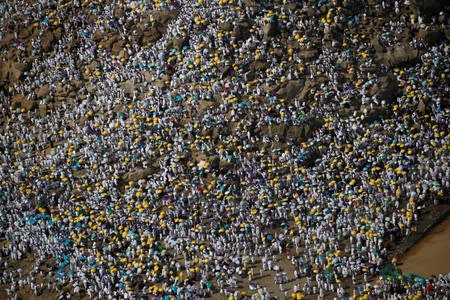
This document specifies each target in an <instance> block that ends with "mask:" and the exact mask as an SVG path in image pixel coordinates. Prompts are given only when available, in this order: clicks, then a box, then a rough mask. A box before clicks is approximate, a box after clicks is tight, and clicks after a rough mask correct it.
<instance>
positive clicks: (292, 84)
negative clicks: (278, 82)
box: [277, 80, 305, 100]
mask: <svg viewBox="0 0 450 300" xmlns="http://www.w3.org/2000/svg"><path fill="white" fill-rule="evenodd" d="M304 84H305V81H304V80H291V81H289V82H288V84H287V85H286V86H285V87H282V88H281V89H279V90H278V92H277V96H278V97H280V98H283V99H286V100H292V99H294V98H295V97H296V96H297V95H298V94H299V93H300V91H301V90H302V88H303V86H304Z"/></svg>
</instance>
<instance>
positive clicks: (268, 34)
mask: <svg viewBox="0 0 450 300" xmlns="http://www.w3.org/2000/svg"><path fill="white" fill-rule="evenodd" d="M262 31H263V33H264V39H265V40H268V39H270V38H273V37H275V36H276V35H277V34H278V23H277V22H276V21H271V22H269V23H267V24H266V25H264V27H263V28H262Z"/></svg>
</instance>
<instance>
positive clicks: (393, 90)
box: [369, 74, 399, 103]
mask: <svg viewBox="0 0 450 300" xmlns="http://www.w3.org/2000/svg"><path fill="white" fill-rule="evenodd" d="M369 93H370V96H373V95H376V96H377V98H378V100H385V101H386V102H387V103H392V102H393V101H395V99H396V97H397V95H398V94H399V89H398V81H397V78H395V76H394V75H393V74H388V75H386V76H383V77H380V78H379V79H378V83H377V84H376V85H375V86H373V87H372V88H371V89H370V91H369Z"/></svg>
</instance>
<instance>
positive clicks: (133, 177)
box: [121, 168, 154, 182]
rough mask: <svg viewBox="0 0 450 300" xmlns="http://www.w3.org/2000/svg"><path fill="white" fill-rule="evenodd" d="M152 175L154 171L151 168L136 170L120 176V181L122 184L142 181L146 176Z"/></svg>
mask: <svg viewBox="0 0 450 300" xmlns="http://www.w3.org/2000/svg"><path fill="white" fill-rule="evenodd" d="M152 173H154V170H152V168H146V169H144V168H136V169H134V170H132V171H129V172H127V173H125V174H123V175H122V177H121V179H122V181H124V182H129V181H134V182H136V181H138V180H140V179H144V178H146V177H147V176H149V175H151V174H152Z"/></svg>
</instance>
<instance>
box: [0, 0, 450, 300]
mask: <svg viewBox="0 0 450 300" xmlns="http://www.w3.org/2000/svg"><path fill="white" fill-rule="evenodd" d="M50 2H51V1H50ZM50 2H49V1H36V2H35V3H33V4H32V5H28V1H19V0H14V1H6V2H4V3H2V4H1V9H2V22H3V23H4V22H5V20H7V19H9V18H12V17H16V16H17V15H19V14H21V15H22V16H25V17H26V18H27V19H29V22H30V24H32V23H33V22H37V23H38V24H37V26H38V27H39V28H40V31H41V33H42V34H43V33H44V32H46V30H50V29H51V28H52V26H53V25H52V22H60V23H61V24H62V25H63V26H64V28H65V34H63V35H62V37H61V39H59V40H58V41H57V42H56V44H55V45H54V49H53V51H52V52H51V53H46V54H45V55H44V54H42V53H41V52H40V51H41V50H40V45H41V41H40V40H39V38H38V39H36V40H33V41H32V44H33V54H34V55H36V57H39V59H36V60H35V61H33V62H32V66H31V69H30V70H29V71H28V72H27V74H25V76H24V79H23V80H21V81H18V82H15V83H12V84H11V85H10V89H9V91H7V92H6V91H1V94H0V100H1V101H0V110H1V113H2V115H3V116H4V119H5V122H4V123H3V128H2V132H1V135H0V141H1V145H0V146H1V153H0V161H1V164H2V165H1V170H0V178H1V186H0V222H1V233H2V235H3V236H4V242H2V245H3V248H2V249H1V250H0V254H1V255H0V264H1V267H0V269H1V272H0V283H1V284H2V287H5V288H6V291H7V296H8V298H11V299H17V298H19V296H20V295H21V293H24V291H26V290H28V291H30V290H31V294H33V295H34V296H38V295H41V294H42V293H46V292H50V293H58V296H59V297H60V298H61V299H62V298H64V299H65V298H69V297H78V296H79V295H88V297H89V298H90V299H91V298H92V299H94V298H97V299H140V298H143V299H144V298H145V299H151V298H154V299H199V298H203V297H207V296H210V295H213V294H216V295H217V294H219V295H221V296H224V297H227V298H229V299H241V298H245V297H248V298H251V299H271V297H275V296H276V295H282V297H285V298H294V299H302V297H304V296H309V297H317V298H322V299H323V298H327V299H328V298H337V299H348V298H357V297H361V299H381V298H383V299H405V298H406V297H415V299H420V297H426V298H427V299H438V298H437V297H441V298H440V299H447V297H448V294H449V278H448V277H447V276H445V275H439V276H438V277H435V278H429V279H426V280H425V281H423V282H419V281H417V282H411V281H408V280H407V276H403V275H399V276H397V277H395V278H393V277H392V276H383V274H382V273H381V270H382V269H383V268H386V265H387V264H388V263H389V262H390V260H391V258H392V257H391V256H390V255H391V254H390V252H389V249H387V248H386V246H387V244H388V242H389V241H390V240H392V241H399V240H401V239H403V238H404V237H407V236H409V235H411V234H415V231H416V230H417V228H416V226H417V224H418V222H419V221H420V219H421V214H422V212H423V211H427V212H428V211H429V210H430V206H434V205H439V203H440V202H442V201H444V200H445V199H446V198H445V197H447V195H448V194H447V193H448V191H449V183H450V180H449V179H450V168H449V166H448V158H449V155H448V154H449V150H450V135H449V124H450V122H449V110H448V107H446V105H444V103H443V100H444V99H445V97H448V95H449V86H448V78H449V75H450V73H449V70H450V64H449V56H448V50H449V44H448V41H447V40H446V39H445V38H444V39H443V40H442V41H440V42H437V43H435V44H434V45H433V46H429V45H427V44H426V43H425V42H424V41H420V40H417V39H416V38H414V39H411V41H410V43H409V44H410V45H413V46H414V47H416V48H418V49H419V50H420V51H421V52H420V53H421V56H420V57H419V59H418V61H417V63H415V64H413V65H411V66H386V65H381V66H380V65H376V64H375V54H374V51H373V50H372V48H371V44H370V40H369V39H368V37H366V36H364V35H363V34H358V33H357V30H356V29H355V28H358V26H362V25H361V24H367V22H368V20H367V19H369V16H367V13H368V12H369V10H370V9H372V10H373V9H378V10H385V11H386V14H390V15H389V19H385V23H384V24H383V28H384V29H385V30H386V32H390V33H391V34H384V35H382V36H380V41H381V42H383V43H384V45H385V46H387V47H388V46H390V45H395V43H397V42H398V41H397V40H396V38H395V36H396V34H395V33H399V32H401V31H402V30H406V29H407V28H419V29H423V28H425V27H430V26H434V27H439V28H441V29H445V28H447V24H448V23H447V19H446V16H445V14H444V12H442V13H441V14H438V15H437V16H436V17H432V18H423V17H422V16H410V15H406V16H405V14H404V13H403V11H404V9H405V7H407V6H408V5H409V4H408V1H380V4H379V5H376V6H375V7H374V6H373V5H366V7H365V8H362V7H361V9H360V11H359V13H357V14H354V15H353V14H349V15H346V11H348V9H343V8H342V7H340V5H341V4H342V3H341V2H346V1H317V3H316V4H315V5H314V6H309V4H307V2H308V1H299V3H298V4H297V7H298V9H297V10H296V11H295V12H294V11H293V10H289V9H288V8H286V7H285V6H283V5H278V4H277V5H275V4H270V5H269V3H265V4H264V3H262V4H258V5H256V4H254V5H253V6H252V5H249V4H248V3H250V2H251V1H241V0H239V1H229V0H228V1H227V0H220V1H207V0H204V1H197V0H196V1H168V0H167V1H118V0H114V1H105V3H97V4H96V3H95V2H93V3H91V4H88V3H87V2H82V1H73V2H71V3H70V4H69V5H66V4H64V3H63V2H62V1H54V2H55V4H56V5H55V6H52V7H53V8H51V6H50V5H49V4H50ZM256 2H265V1H256ZM309 2H311V1H309ZM347 2H348V1H347ZM353 2H355V3H360V4H364V3H365V1H353ZM381 2H382V3H381ZM265 5H266V6H267V7H266V6H265ZM355 5H356V4H355ZM269 6H270V8H269ZM323 6H325V7H326V9H324V8H323ZM82 7H83V8H82ZM265 7H266V8H265ZM70 8H71V9H72V10H71V9H70ZM117 8H121V9H124V11H125V14H124V15H123V16H122V17H114V11H115V10H116V9H117ZM153 10H154V11H158V10H178V14H177V16H176V17H175V18H174V19H173V20H171V21H170V22H169V24H168V25H167V29H166V31H165V33H164V34H163V35H162V36H161V37H160V39H159V40H158V41H157V42H155V43H154V44H152V45H150V46H148V47H147V45H138V44H133V43H132V42H130V41H131V35H133V34H137V33H136V32H134V31H132V30H131V29H130V28H128V24H129V23H130V21H131V20H134V21H139V20H141V21H142V18H143V16H147V14H146V13H148V12H149V11H153ZM300 11H301V12H311V11H312V12H313V13H311V14H307V13H304V14H303V13H299V12H300ZM49 12H53V13H52V14H49ZM88 13H90V14H91V15H95V16H96V21H95V22H90V21H88ZM47 16H48V17H47ZM33 18H34V19H33ZM140 18H141V19H140ZM224 23H227V24H229V25H230V26H231V28H234V29H236V28H241V33H240V34H238V33H236V34H232V30H226V29H223V26H222V25H221V24H224ZM243 23H246V25H242V24H243ZM273 23H276V26H275V27H276V30H278V31H279V32H281V33H279V34H278V35H277V34H274V33H273V32H266V31H265V28H270V24H273ZM268 24H269V25H268ZM246 26H248V27H246ZM267 26H269V27H267ZM340 26H343V28H344V29H342V30H341V31H340V32H341V33H342V35H341V36H339V35H337V34H335V35H333V32H335V31H336V28H338V27H340ZM242 28H244V29H245V30H244V29H242ZM350 29H351V30H350ZM98 30H99V31H105V32H106V31H114V30H116V31H117V32H118V33H119V34H120V36H121V39H124V40H126V41H128V42H127V45H126V46H125V48H124V52H123V53H126V54H123V55H122V56H115V55H111V53H110V52H109V51H108V50H106V49H105V47H102V46H101V43H102V41H100V42H94V41H93V39H92V38H91V37H92V35H93V34H94V32H96V31H98ZM447 30H448V29H447ZM244 31H245V32H244ZM269 31H270V30H269ZM324 32H325V33H329V32H331V33H332V34H331V38H330V43H327V42H326V40H323V41H322V38H323V36H324ZM42 34H41V36H42ZM105 35H106V34H105ZM271 35H273V36H271ZM74 39H76V40H77V41H78V42H79V47H77V48H76V49H75V50H72V51H65V50H66V49H67V45H68V44H70V43H71V42H72V41H73V40H74ZM174 39H185V42H184V43H183V44H182V46H181V47H179V48H170V47H169V45H171V43H172V42H173V40H174ZM285 40H293V41H294V42H295V43H297V44H299V45H301V47H308V45H314V47H317V49H315V50H318V54H317V56H316V57H315V58H314V59H313V60H308V59H307V58H305V57H304V56H302V55H301V54H300V50H297V49H293V48H291V47H290V46H289V45H288V44H287V43H286V42H285ZM318 41H319V42H318ZM314 43H316V44H314ZM15 46H16V47H21V45H20V43H19V44H17V45H15ZM12 47H14V46H12ZM309 50H311V49H309ZM312 50H314V49H312ZM280 52H281V54H279V53H280ZM94 61H95V62H96V63H97V65H96V66H95V70H92V69H89V68H88V66H89V65H91V64H92V62H94ZM348 61H350V62H351V63H350V64H349V67H348V69H346V68H344V67H342V66H343V65H344V62H348ZM80 62H81V63H82V64H84V66H81V67H80ZM258 64H259V65H260V66H263V67H259V68H258V67H257V68H256V69H255V70H249V69H248V67H247V66H249V65H258ZM224 69H226V70H227V71H226V72H224V71H223V70H224ZM387 73H389V74H392V76H393V78H394V79H395V80H397V82H398V93H395V95H394V96H392V97H394V98H393V99H388V98H386V99H380V96H379V94H372V91H373V90H375V89H377V88H379V85H380V82H381V81H380V80H379V79H380V77H382V76H384V74H387ZM348 74H350V75H351V76H349V77H348V76H347V75H348ZM75 81H81V82H85V83H86V84H82V85H81V87H80V89H79V90H78V91H77V95H76V97H75V99H67V100H66V101H55V102H54V104H53V106H49V107H52V108H51V109H49V110H48V111H47V113H46V114H44V115H39V113H38V112H36V111H26V110H24V109H20V108H17V109H16V108H13V106H12V105H11V103H10V99H11V98H12V97H13V96H14V95H16V94H23V95H26V96H27V97H28V98H29V100H31V101H40V103H41V105H47V104H48V103H52V101H54V99H56V96H54V94H55V89H56V87H57V86H58V85H71V84H72V83H73V82H75ZM130 82H131V84H132V85H133V87H134V90H131V91H130V90H127V89H126V88H124V85H123V83H127V84H128V83H130ZM156 82H158V84H156ZM161 82H163V84H162V85H160V83H161ZM296 82H303V83H304V82H306V83H304V84H305V85H306V84H307V83H308V84H310V90H309V91H308V92H307V93H305V94H304V95H303V97H304V98H303V99H301V98H299V97H296V98H294V99H289V96H286V95H284V94H281V93H277V92H276V90H275V92H274V91H273V89H271V87H277V86H283V87H284V86H286V84H287V86H290V84H291V83H292V84H295V83H296ZM315 82H319V83H317V84H316V83H315ZM46 84H48V85H49V89H50V93H49V94H48V95H47V96H45V97H43V98H42V99H39V97H38V96H37V95H36V92H35V91H36V90H37V89H39V88H41V87H42V86H44V85H46ZM52 98H53V99H52ZM355 103H356V105H357V108H356V109H355V108H354V107H355ZM361 104H362V105H363V106H364V107H365V108H364V109H362V110H360V109H359V106H360V105H361ZM346 107H353V109H354V111H353V112H351V113H349V114H346V115H345V116H343V115H342V111H343V109H345V108H346ZM373 111H379V112H380V113H379V115H378V117H375V118H373V113H372V112H373ZM371 114H372V115H371ZM317 123H318V124H319V125H317ZM280 127H282V128H286V129H285V131H284V132H281V131H280V132H275V128H280ZM268 128H269V129H268ZM290 128H294V129H295V128H299V131H300V132H302V130H303V128H311V132H310V134H306V136H303V137H300V135H301V134H298V135H297V136H296V135H289V134H286V132H288V133H289V130H290ZM304 131H306V129H305V130H304ZM129 174H134V175H135V176H137V179H136V180H135V179H134V177H133V176H131V175H130V176H128V175H129ZM139 174H144V175H143V176H139ZM127 176H128V177H127ZM446 201H447V203H448V199H447V200H446ZM442 207H443V206H442ZM30 257H32V258H33V259H32V263H29V264H30V266H28V267H25V266H21V267H17V266H18V265H20V262H21V261H24V260H30ZM25 269H26V271H25ZM265 277H268V278H269V279H267V280H265V279H264V278H265ZM272 278H273V282H271V283H268V284H266V283H267V282H268V281H272ZM266 285H267V286H266ZM271 286H275V287H276V290H273V289H272V288H271ZM349 286H350V288H349ZM279 297H280V296H279ZM417 297H419V298H417Z"/></svg>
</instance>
